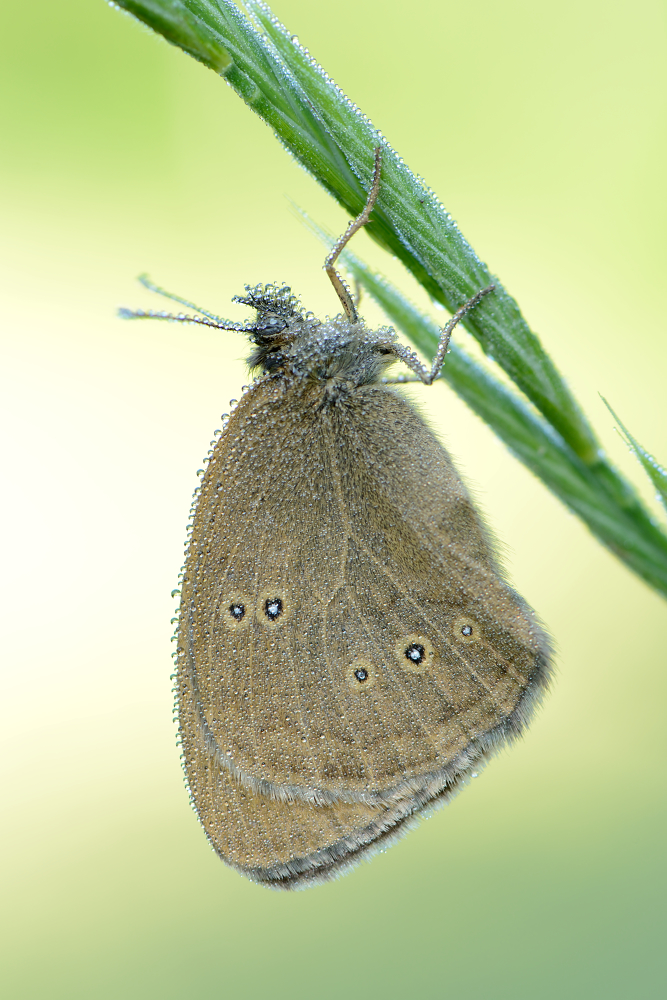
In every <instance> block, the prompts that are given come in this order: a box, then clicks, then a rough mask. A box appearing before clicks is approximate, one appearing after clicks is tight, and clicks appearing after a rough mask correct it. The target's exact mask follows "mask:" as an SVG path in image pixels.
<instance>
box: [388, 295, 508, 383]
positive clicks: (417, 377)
mask: <svg viewBox="0 0 667 1000" xmlns="http://www.w3.org/2000/svg"><path fill="white" fill-rule="evenodd" d="M495 287H496V286H495V285H489V286H488V287H487V288H482V289H481V290H480V291H479V292H475V294H474V295H473V296H472V298H470V299H468V301H467V302H464V303H463V305H462V306H461V308H460V309H457V311H456V312H455V313H454V315H453V316H452V317H451V319H450V320H449V322H448V323H447V324H446V325H445V326H444V327H443V328H442V331H441V333H440V342H439V344H438V350H437V351H436V354H435V357H434V358H433V363H432V365H431V370H430V371H429V369H428V368H427V367H426V366H425V365H423V364H422V363H421V361H420V360H419V358H418V357H417V355H416V354H415V352H414V351H411V350H410V348H409V347H405V346H404V345H403V344H394V345H393V350H394V353H395V354H396V356H397V357H398V358H400V359H401V361H402V362H403V363H404V364H406V365H407V366H408V368H410V370H411V371H413V372H414V373H415V374H414V376H413V377H411V376H409V375H407V376H406V375H399V376H397V377H396V378H384V379H382V381H383V382H384V383H385V384H389V385H390V384H392V383H401V382H423V383H424V385H431V384H432V383H433V382H435V380H436V379H437V378H440V369H441V368H442V366H443V364H444V363H445V356H446V354H447V351H448V349H449V339H450V337H451V335H452V331H453V329H454V327H455V326H456V325H457V324H458V323H460V322H461V320H462V319H463V317H464V316H465V315H466V313H469V312H470V310H471V309H474V308H475V306H476V305H478V304H479V303H480V302H481V300H482V299H483V298H484V296H485V295H488V294H489V293H490V292H492V291H493V290H494V288H495Z"/></svg>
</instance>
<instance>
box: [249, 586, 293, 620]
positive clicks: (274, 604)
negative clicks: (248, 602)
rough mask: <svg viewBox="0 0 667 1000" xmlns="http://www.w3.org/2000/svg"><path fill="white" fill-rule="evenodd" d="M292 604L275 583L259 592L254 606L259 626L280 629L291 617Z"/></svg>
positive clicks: (288, 596) (280, 587) (287, 595)
mask: <svg viewBox="0 0 667 1000" xmlns="http://www.w3.org/2000/svg"><path fill="white" fill-rule="evenodd" d="M292 608H293V602H292V600H291V599H290V595H289V594H288V593H285V590H284V588H283V587H282V586H281V584H280V583H275V581H274V582H273V583H272V584H270V585H269V586H268V587H266V588H265V589H264V590H262V591H260V593H259V595H258V597H257V602H256V604H255V615H256V618H257V621H258V622H259V623H260V625H268V626H269V628H280V627H281V626H283V625H284V624H285V622H286V621H287V620H288V619H289V618H290V617H291V614H292Z"/></svg>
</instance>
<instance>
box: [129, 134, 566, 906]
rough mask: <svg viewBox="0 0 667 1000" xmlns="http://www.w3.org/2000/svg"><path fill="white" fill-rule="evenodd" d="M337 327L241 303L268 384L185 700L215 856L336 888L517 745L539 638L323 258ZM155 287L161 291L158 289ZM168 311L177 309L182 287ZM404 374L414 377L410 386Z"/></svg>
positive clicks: (248, 438) (441, 455) (224, 448)
mask: <svg viewBox="0 0 667 1000" xmlns="http://www.w3.org/2000/svg"><path fill="white" fill-rule="evenodd" d="M380 172H381V158H380V151H379V150H377V151H376V160H375V172H374V178H373V184H372V187H371V191H370V194H369V196H368V200H367V203H366V206H365V208H364V210H363V212H362V213H361V214H360V215H359V216H358V218H357V219H356V220H354V221H353V222H352V223H350V226H349V227H348V230H347V232H346V233H345V235H344V236H343V237H341V239H340V240H339V241H338V243H337V244H336V246H335V247H334V249H333V250H332V252H331V254H330V255H329V257H328V258H327V260H326V262H325V267H326V270H327V272H328V274H329V276H330V278H331V280H332V283H333V285H334V287H335V289H336V291H337V293H338V296H339V298H340V300H341V303H342V305H343V309H344V315H340V316H336V317H335V318H333V319H325V320H322V321H318V320H315V319H314V318H313V317H312V316H311V315H310V314H306V313H304V311H303V310H302V308H301V307H300V305H299V303H298V301H297V299H296V298H295V297H294V296H293V295H292V293H291V291H290V289H289V288H288V287H286V286H282V287H275V286H271V285H267V286H262V285H258V286H257V287H255V288H249V287H247V288H246V295H245V296H243V297H240V298H237V299H236V301H238V302H241V303H244V304H245V305H247V306H250V307H251V308H253V309H254V310H255V311H256V320H254V321H253V322H251V323H249V324H247V325H241V324H233V323H229V322H226V321H225V320H221V319H219V318H218V317H216V316H214V315H213V314H211V313H207V312H206V311H204V310H200V309H198V307H195V306H192V304H191V303H185V302H184V300H182V299H177V301H179V302H181V303H183V304H186V305H188V306H191V307H192V308H195V309H196V310H197V311H198V312H199V313H201V316H189V315H183V314H179V315H176V316H174V315H170V314H166V313H152V312H151V313H148V312H135V313H125V315H131V316H158V317H160V318H167V319H169V318H170V319H177V320H181V321H189V322H198V323H203V324H205V325H210V326H215V327H219V328H222V329H235V330H240V331H241V332H243V333H245V334H247V335H248V337H249V339H250V340H251V342H252V343H253V344H254V351H253V353H252V355H251V357H250V358H249V362H248V363H249V366H250V368H251V369H254V370H258V371H259V373H260V374H259V377H258V378H257V380H256V381H255V382H254V383H253V385H252V386H251V387H250V388H249V389H248V390H247V391H246V392H245V393H244V395H243V396H242V398H241V401H240V403H239V404H238V405H237V406H236V408H235V409H234V410H233V412H232V414H231V416H230V417H229V419H228V421H227V423H226V425H225V427H224V431H223V432H222V434H221V435H220V437H219V438H218V440H217V443H216V445H215V447H214V449H213V451H212V453H211V455H210V460H209V462H208V465H207V468H206V471H205V474H204V476H203V479H202V484H201V487H200V490H199V491H198V495H197V496H196V502H195V506H194V518H193V524H192V532H191V537H190V540H189V546H188V551H187V558H186V563H185V567H184V575H183V584H182V596H181V608H180V624H179V626H178V654H177V655H178V661H177V664H178V665H177V675H176V697H177V703H178V713H179V723H180V738H181V741H182V748H183V761H184V766H185V772H186V775H187V780H188V784H189V788H190V793H191V796H192V801H193V804H194V806H195V809H196V811H197V813H198V815H199V818H200V820H201V822H202V825H203V827H204V829H205V831H206V834H207V836H208V838H209V840H210V842H211V844H212V846H213V848H214V849H215V851H216V852H217V854H218V855H219V856H220V857H221V858H222V859H223V860H224V861H225V862H226V863H227V864H229V865H231V866H232V867H234V868H236V869H237V870H238V871H240V872H242V873H243V874H244V875H246V876H248V877H249V878H251V879H253V880H255V881H257V882H260V883H263V884H265V885H271V886H275V887H278V888H288V889H291V888H300V887H304V886H307V885H310V884H313V883H315V882H318V881H322V880H324V879H328V878H331V877H334V876H335V875H338V874H340V873H341V872H342V871H344V870H345V869H346V868H347V867H348V866H350V865H351V864H353V863H354V862H356V861H358V860H359V859H360V858H362V857H363V856H365V855H367V854H368V853H370V852H372V851H374V850H376V849H377V848H378V847H380V846H384V845H386V844H387V843H388V842H390V841H391V840H393V839H394V838H395V837H396V836H397V835H398V834H399V833H400V832H402V830H404V828H405V827H406V826H407V825H409V824H410V823H411V822H413V821H414V820H415V817H416V816H417V815H418V814H420V813H423V812H424V811H425V810H430V809H431V808H433V807H434V806H437V805H439V804H440V803H442V802H444V801H446V800H447V799H448V798H450V797H451V795H452V794H453V793H454V792H455V791H456V789H457V788H458V787H459V786H460V785H461V783H462V782H464V781H465V780H466V778H468V777H469V776H470V774H471V772H473V771H474V770H476V769H478V768H479V767H480V764H481V763H482V762H483V760H484V758H486V757H487V756H488V755H489V754H490V753H492V752H493V751H494V750H496V749H497V748H498V747H499V746H500V745H501V744H502V743H504V742H505V741H507V740H508V739H511V738H512V737H515V736H517V735H518V734H519V733H520V732H521V731H522V729H523V727H524V725H525V723H526V721H527V720H528V718H529V715H530V713H531V710H532V708H533V706H534V704H535V701H536V698H537V697H538V696H539V695H540V693H541V692H542V691H543V690H544V689H545V687H546V684H547V680H548V675H549V643H548V639H547V637H546V634H545V632H544V631H543V630H542V628H541V627H540V626H539V624H538V623H537V621H536V619H535V616H534V614H533V612H532V611H531V610H530V608H528V606H527V605H526V603H525V602H524V601H523V600H522V599H521V597H519V596H518V595H517V594H516V593H515V592H514V591H513V590H512V589H511V588H510V587H509V586H508V584H507V583H506V582H505V580H504V579H503V577H502V575H501V573H500V570H499V568H498V565H497V563H496V561H495V558H494V555H493V552H492V547H491V545H490V543H489V539H488V536H487V534H486V531H485V529H484V526H483V523H482V520H481V518H480V515H479V514H478V513H477V511H476V510H475V507H474V506H473V504H472V501H471V499H470V496H469V494H468V493H467V491H466V489H465V487H464V486H463V484H462V482H461V480H460V478H459V476H458V475H457V473H456V470H455V469H454V467H453V465H452V462H451V459H450V457H449V455H448V454H447V452H446V451H445V450H444V448H443V447H442V445H441V444H440V442H439V441H438V439H437V438H436V436H435V435H434V434H433V432H432V431H431V430H430V429H429V428H428V427H427V426H426V424H425V423H424V420H423V419H422V418H421V416H420V415H419V414H418V413H417V412H416V411H415V409H414V408H413V407H412V406H411V405H410V403H409V402H408V401H407V400H406V399H405V398H403V396H402V395H400V394H399V391H397V390H396V389H395V388H393V387H392V381H399V380H392V379H390V378H388V377H387V376H386V374H385V373H386V370H387V368H388V366H390V365H391V364H393V363H394V362H396V361H397V360H401V361H403V362H404V363H406V364H407V365H408V367H409V368H410V369H411V370H412V372H413V373H414V378H411V379H409V380H411V381H416V380H420V381H422V382H424V383H425V384H427V385H430V384H431V383H432V382H433V381H434V380H435V379H436V378H437V377H438V375H439V373H440V369H441V367H442V364H443V361H444V358H445V355H446V352H447V346H448V342H449V337H450V335H451V332H452V330H453V329H454V327H455V326H456V324H457V323H458V322H459V320H460V319H461V318H462V317H463V316H464V315H465V314H466V312H468V311H469V310H470V309H472V308H474V307H476V306H477V305H478V304H479V302H480V301H481V300H482V298H483V297H484V296H485V295H486V294H488V293H490V292H492V291H493V286H491V287H490V288H485V289H483V290H481V291H480V292H478V293H477V294H476V295H474V296H473V297H472V298H471V299H470V300H469V301H468V302H466V303H465V304H464V305H463V306H462V308H461V309H459V311H458V312H457V313H456V314H455V315H454V316H453V317H452V319H451V320H450V321H449V323H448V324H447V325H446V327H445V328H444V330H443V332H442V336H441V340H440V344H439V347H438V351H437V354H436V357H435V359H434V361H433V364H432V366H431V368H430V369H426V368H425V367H424V366H423V365H422V364H421V362H420V361H419V359H418V358H417V357H416V355H415V354H413V353H412V352H411V351H410V350H409V349H408V348H406V347H404V346H402V345H400V344H399V343H397V341H396V334H395V333H394V331H393V330H392V329H391V328H388V327H385V328H381V329H379V330H370V329H369V328H368V327H367V326H366V325H365V324H364V322H363V320H361V319H360V318H359V316H358V315H357V308H356V303H355V302H354V300H353V298H352V296H351V294H350V291H349V289H348V288H347V286H346V284H345V283H344V282H343V280H342V278H341V277H340V275H339V274H338V273H337V272H336V270H335V268H334V264H335V262H336V260H337V258H338V256H339V254H340V252H341V251H342V249H343V247H344V246H345V244H346V243H347V242H348V240H349V239H350V238H351V236H352V235H353V234H354V233H355V232H356V231H357V230H358V229H360V228H361V227H362V226H363V225H365V223H366V222H367V221H368V218H369V215H370V212H371V210H372V208H373V206H374V204H375V200H376V198H377V194H378V190H379V185H380ZM149 287H152V288H153V289H154V290H156V291H161V289H157V288H156V287H155V286H151V285H149ZM172 298H176V297H175V296H172ZM400 381H406V379H405V378H402V379H400Z"/></svg>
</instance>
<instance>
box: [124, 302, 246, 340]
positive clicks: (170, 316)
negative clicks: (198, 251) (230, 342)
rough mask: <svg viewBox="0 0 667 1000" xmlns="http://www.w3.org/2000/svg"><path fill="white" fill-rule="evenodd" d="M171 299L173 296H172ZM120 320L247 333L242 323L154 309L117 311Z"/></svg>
mask: <svg viewBox="0 0 667 1000" xmlns="http://www.w3.org/2000/svg"><path fill="white" fill-rule="evenodd" d="M172 297H173V296H172ZM118 315H119V316H120V318H121V319H166V320H169V321H170V322H172V323H195V324H196V325H198V326H212V327H213V328H214V329H215V330H234V331H235V332H236V333H249V332H250V331H249V329H248V327H247V326H246V325H245V324H244V323H231V322H230V321H229V320H225V319H218V318H217V317H215V318H213V319H208V315H206V316H190V315H189V314H188V313H168V312H158V311H156V310H155V309H125V308H121V309H119V310H118Z"/></svg>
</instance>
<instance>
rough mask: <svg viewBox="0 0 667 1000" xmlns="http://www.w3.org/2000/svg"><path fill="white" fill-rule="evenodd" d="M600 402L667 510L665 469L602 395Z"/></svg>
mask: <svg viewBox="0 0 667 1000" xmlns="http://www.w3.org/2000/svg"><path fill="white" fill-rule="evenodd" d="M602 402H603V403H604V405H605V406H606V407H607V409H608V410H609V412H610V413H611V415H612V417H613V418H614V420H615V421H616V423H617V424H618V427H619V428H620V430H619V431H618V433H619V435H620V436H621V438H622V439H623V441H625V443H626V445H627V446H628V448H629V449H630V451H631V452H632V453H633V455H634V456H635V458H637V459H638V461H639V463H640V465H641V466H642V468H643V470H644V472H645V473H646V474H647V476H648V477H649V479H650V480H651V482H652V483H653V485H654V486H655V489H656V494H657V497H658V500H659V501H660V503H661V504H662V506H663V507H664V508H665V510H667V470H666V469H663V467H662V466H661V465H659V464H658V462H656V460H655V458H654V457H653V455H651V453H650V452H648V451H647V450H646V448H643V447H642V445H640V443H639V441H637V439H636V438H634V437H633V436H632V434H631V433H630V431H629V430H628V429H627V427H626V426H625V425H624V424H623V423H622V422H621V420H620V417H619V416H618V414H617V413H615V412H614V410H612V408H611V406H610V405H609V403H608V402H607V400H606V399H605V398H604V396H602ZM617 429H618V428H617Z"/></svg>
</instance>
